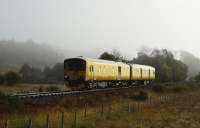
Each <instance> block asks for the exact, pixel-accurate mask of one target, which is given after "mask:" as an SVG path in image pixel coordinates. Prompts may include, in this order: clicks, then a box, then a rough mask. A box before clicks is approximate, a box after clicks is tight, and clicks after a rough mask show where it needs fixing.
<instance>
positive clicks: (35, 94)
mask: <svg viewBox="0 0 200 128" xmlns="http://www.w3.org/2000/svg"><path fill="white" fill-rule="evenodd" d="M141 87H150V86H145V85H142V86H129V87H120V88H103V89H92V90H84V91H59V92H30V93H14V94H12V95H11V96H13V97H17V98H20V99H25V98H41V97H53V96H68V95H80V94H89V93H95V92H106V91H112V90H121V89H130V88H141Z"/></svg>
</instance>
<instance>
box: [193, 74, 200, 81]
mask: <svg viewBox="0 0 200 128" xmlns="http://www.w3.org/2000/svg"><path fill="white" fill-rule="evenodd" d="M194 80H195V81H196V82H198V83H199V82H200V72H199V73H198V74H197V75H196V76H195V77H194Z"/></svg>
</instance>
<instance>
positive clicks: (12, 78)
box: [5, 71, 21, 85]
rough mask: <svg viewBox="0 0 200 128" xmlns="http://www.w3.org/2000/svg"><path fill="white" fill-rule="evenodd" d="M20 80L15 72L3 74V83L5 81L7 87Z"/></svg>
mask: <svg viewBox="0 0 200 128" xmlns="http://www.w3.org/2000/svg"><path fill="white" fill-rule="evenodd" d="M20 80H21V77H20V75H19V74H18V73H16V72H12V71H10V72H8V73H6V74H5V81H6V84H8V85H13V84H17V83H19V82H20Z"/></svg>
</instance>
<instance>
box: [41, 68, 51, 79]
mask: <svg viewBox="0 0 200 128" xmlns="http://www.w3.org/2000/svg"><path fill="white" fill-rule="evenodd" d="M43 75H44V80H45V81H48V80H49V78H50V77H51V68H50V67H49V66H46V67H45V68H44V70H43Z"/></svg>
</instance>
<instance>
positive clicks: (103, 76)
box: [64, 57, 155, 89]
mask: <svg viewBox="0 0 200 128" xmlns="http://www.w3.org/2000/svg"><path fill="white" fill-rule="evenodd" d="M64 80H65V81H66V83H67V84H68V85H69V86H70V87H72V88H73V89H74V88H75V89H83V88H95V87H98V86H103V87H107V86H130V85H133V84H135V83H138V82H140V83H144V84H148V83H151V82H152V81H154V80H155V68H154V67H151V66H146V65H139V64H126V63H122V62H115V61H107V60H101V59H91V58H83V57H77V58H69V59H66V60H65V61H64Z"/></svg>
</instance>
